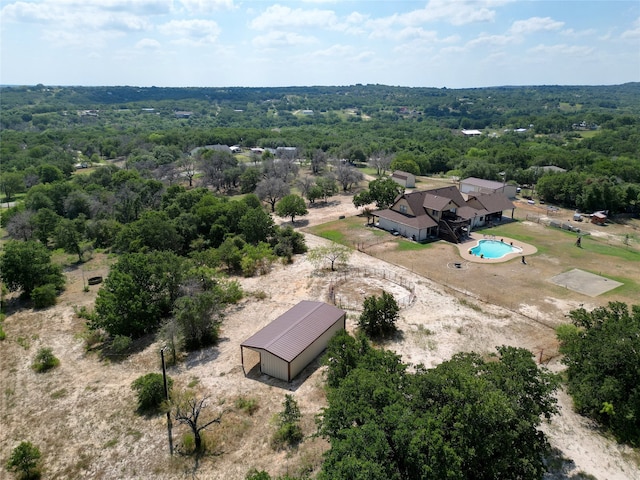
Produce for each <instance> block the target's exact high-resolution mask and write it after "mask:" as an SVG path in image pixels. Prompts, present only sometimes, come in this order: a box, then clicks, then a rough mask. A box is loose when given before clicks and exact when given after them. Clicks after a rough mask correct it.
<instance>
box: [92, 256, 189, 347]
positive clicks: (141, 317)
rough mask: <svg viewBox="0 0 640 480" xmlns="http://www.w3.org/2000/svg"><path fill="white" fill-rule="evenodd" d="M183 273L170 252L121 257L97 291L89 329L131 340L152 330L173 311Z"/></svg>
mask: <svg viewBox="0 0 640 480" xmlns="http://www.w3.org/2000/svg"><path fill="white" fill-rule="evenodd" d="M185 274H186V265H185V261H184V260H183V259H181V258H180V257H178V256H176V255H175V254H174V253H171V252H151V253H148V254H144V253H129V254H124V255H122V256H121V257H120V258H119V259H118V262H117V263H116V264H114V265H113V267H111V271H110V272H109V275H108V276H107V278H106V279H105V281H104V283H103V286H102V288H100V290H99V291H98V296H97V298H96V307H95V312H96V318H95V319H94V320H93V321H92V323H91V326H92V327H93V328H103V329H104V330H106V331H107V332H108V333H109V334H111V335H124V336H131V337H133V338H135V337H139V336H141V335H143V334H145V333H149V332H152V331H154V330H155V329H156V328H157V327H158V326H159V325H160V323H161V322H162V319H163V318H165V317H167V316H168V315H169V313H170V312H171V310H172V309H173V305H174V302H175V300H176V299H177V297H178V296H179V291H180V288H179V287H180V285H181V283H182V280H183V279H184V276H185Z"/></svg>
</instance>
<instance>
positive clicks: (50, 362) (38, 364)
mask: <svg viewBox="0 0 640 480" xmlns="http://www.w3.org/2000/svg"><path fill="white" fill-rule="evenodd" d="M58 365H60V360H58V359H57V358H56V357H55V355H54V354H53V351H52V350H51V349H50V348H47V347H42V348H41V349H40V350H38V353H36V356H35V358H34V359H33V363H32V364H31V368H33V369H34V370H35V371H36V372H38V373H42V372H46V371H47V370H51V369H52V368H54V367H57V366H58Z"/></svg>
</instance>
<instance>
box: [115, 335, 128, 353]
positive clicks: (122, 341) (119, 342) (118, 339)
mask: <svg viewBox="0 0 640 480" xmlns="http://www.w3.org/2000/svg"><path fill="white" fill-rule="evenodd" d="M132 344H133V340H131V337H127V336H125V335H116V336H115V337H113V340H112V341H111V351H112V352H113V353H124V352H126V351H127V350H129V348H131V345H132Z"/></svg>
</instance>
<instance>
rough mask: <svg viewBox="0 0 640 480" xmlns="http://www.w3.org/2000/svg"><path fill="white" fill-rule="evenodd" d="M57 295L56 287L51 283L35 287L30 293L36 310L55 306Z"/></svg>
mask: <svg viewBox="0 0 640 480" xmlns="http://www.w3.org/2000/svg"><path fill="white" fill-rule="evenodd" d="M57 293H58V292H57V291H56V286H55V285H53V284H51V283H47V284H46V285H41V286H40V287H35V288H34V289H33V291H32V292H31V300H33V306H34V307H36V308H47V307H51V306H53V305H55V304H56V296H57Z"/></svg>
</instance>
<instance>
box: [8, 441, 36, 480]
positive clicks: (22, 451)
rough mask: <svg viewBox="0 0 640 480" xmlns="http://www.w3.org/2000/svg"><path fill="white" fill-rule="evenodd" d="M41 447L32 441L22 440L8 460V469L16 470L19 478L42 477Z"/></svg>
mask: <svg viewBox="0 0 640 480" xmlns="http://www.w3.org/2000/svg"><path fill="white" fill-rule="evenodd" d="M40 457H41V454H40V449H39V448H38V447H36V446H35V445H33V444H32V443H31V442H21V443H20V445H18V446H17V447H16V448H14V449H13V451H12V452H11V456H10V457H9V460H8V461H7V470H9V471H10V472H16V473H18V475H19V478H23V479H37V478H40V469H39V468H38V461H39V460H40Z"/></svg>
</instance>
